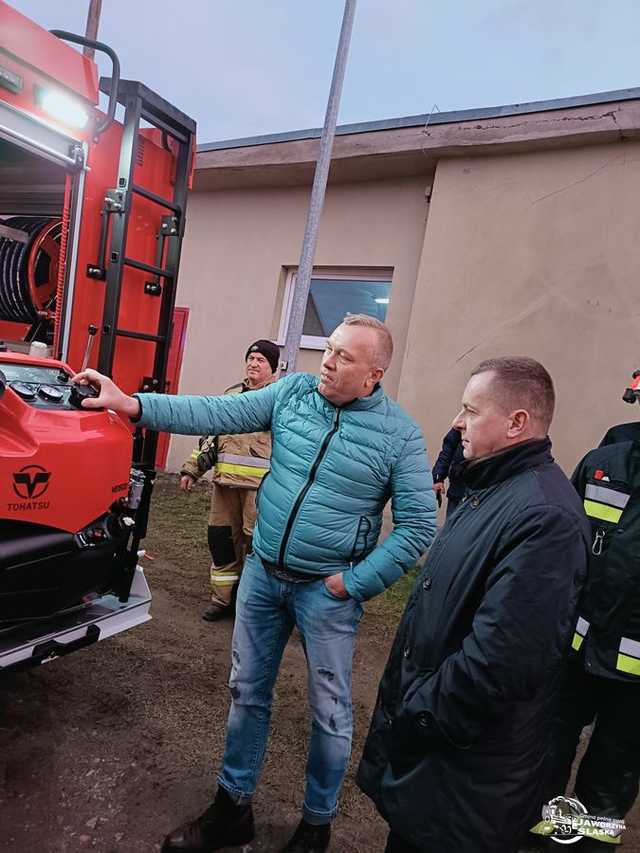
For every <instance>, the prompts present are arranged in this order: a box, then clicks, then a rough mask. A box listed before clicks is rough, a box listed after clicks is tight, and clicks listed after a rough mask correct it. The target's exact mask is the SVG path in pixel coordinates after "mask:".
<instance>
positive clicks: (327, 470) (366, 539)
mask: <svg viewBox="0 0 640 853" xmlns="http://www.w3.org/2000/svg"><path fill="white" fill-rule="evenodd" d="M317 389H318V380H317V377H315V376H311V375H310V374H306V373H295V374H292V375H290V376H287V377H285V378H284V379H281V380H280V381H279V382H275V383H273V384H272V385H269V386H267V387H266V388H262V389H260V390H259V391H248V392H247V393H245V394H238V395H235V396H222V397H192V396H172V395H164V394H139V395H138V399H139V400H140V403H141V405H142V417H141V419H140V425H141V426H148V427H152V428H153V429H157V430H162V431H166V432H173V433H181V434H183V435H204V434H208V435H212V434H215V433H244V432H257V431H260V430H271V433H272V437H273V451H272V457H271V471H270V473H269V474H268V475H267V476H266V477H265V478H264V480H263V483H262V486H261V488H260V490H259V494H258V522H257V525H256V529H255V531H254V536H253V547H254V548H255V551H256V553H257V554H258V555H259V556H260V557H261V558H262V559H263V560H267V561H269V562H271V563H274V564H276V565H278V566H282V567H284V568H286V569H289V570H291V571H295V572H300V573H303V574H308V575H312V576H314V575H316V576H318V577H325V576H327V575H331V574H335V573H337V572H345V577H344V581H345V585H346V588H347V590H348V592H349V594H350V595H351V596H352V597H353V598H355V599H356V600H358V601H363V600H365V599H367V598H371V597H372V596H374V595H377V594H378V593H380V592H382V591H383V590H384V589H386V588H387V587H388V586H390V585H391V584H392V583H394V581H396V580H397V579H398V578H399V577H400V575H401V574H402V573H403V572H405V571H406V570H407V569H408V568H410V567H411V566H412V565H413V564H414V563H415V561H416V560H417V558H418V557H419V556H420V555H421V554H422V553H423V552H424V551H425V550H426V548H427V547H428V546H429V544H430V543H431V540H432V538H433V535H434V533H435V526H436V522H435V519H436V509H435V496H434V493H433V491H432V488H431V486H432V480H431V473H430V471H429V467H428V460H427V455H426V449H425V446H424V439H423V437H422V433H421V431H420V428H419V427H418V425H417V424H416V423H415V422H414V421H413V420H412V419H411V418H410V417H409V416H408V415H407V414H406V413H405V412H404V411H403V410H402V409H401V408H400V406H398V405H397V403H395V402H393V401H392V400H390V399H389V398H388V397H387V396H386V394H385V393H384V391H383V390H382V388H381V387H378V388H377V389H376V390H375V391H374V392H373V394H371V395H370V396H369V397H361V398H358V399H357V400H354V401H353V402H352V403H349V404H348V405H346V406H342V407H336V406H334V405H333V404H332V403H330V402H329V401H328V400H326V399H325V398H324V397H323V396H322V395H321V394H319V393H318V390H317ZM389 499H390V500H391V509H392V515H393V522H394V529H393V532H392V533H391V534H390V535H389V536H388V537H387V538H386V539H385V540H384V542H383V543H381V544H380V545H379V546H378V547H376V543H377V541H378V536H379V534H380V528H381V524H382V510H383V508H384V506H385V504H386V503H387V501H388V500H389Z"/></svg>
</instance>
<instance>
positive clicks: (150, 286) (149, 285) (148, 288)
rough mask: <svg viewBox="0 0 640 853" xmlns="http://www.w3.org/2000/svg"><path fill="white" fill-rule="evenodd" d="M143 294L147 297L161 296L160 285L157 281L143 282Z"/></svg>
mask: <svg viewBox="0 0 640 853" xmlns="http://www.w3.org/2000/svg"><path fill="white" fill-rule="evenodd" d="M144 292H145V293H147V294H148V295H149V296H162V285H161V284H160V282H159V281H145V283H144Z"/></svg>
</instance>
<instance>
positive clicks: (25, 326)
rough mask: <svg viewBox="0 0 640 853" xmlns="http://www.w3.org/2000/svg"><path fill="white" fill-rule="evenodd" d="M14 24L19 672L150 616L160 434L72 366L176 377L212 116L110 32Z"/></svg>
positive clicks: (9, 240) (9, 556)
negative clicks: (113, 403)
mask: <svg viewBox="0 0 640 853" xmlns="http://www.w3.org/2000/svg"><path fill="white" fill-rule="evenodd" d="M0 32H1V33H2V39H1V43H0V671H2V670H3V669H9V668H16V667H23V666H29V665H32V664H35V663H40V662H44V661H48V660H52V659H53V658H55V657H58V656H60V655H63V654H66V653H68V652H70V651H73V650H75V649H77V648H81V647H83V646H86V645H88V644H90V643H93V642H95V641H96V640H100V639H104V638H105V637H107V636H110V635H112V634H114V633H117V632H119V631H122V630H124V629H126V628H128V627H131V626H132V625H136V624H139V623H140V622H143V621H146V620H147V619H149V618H150V616H149V603H150V594H149V589H148V586H147V583H146V580H145V577H144V573H143V571H142V569H141V568H140V566H139V565H138V559H137V558H138V553H139V547H140V542H141V540H142V539H143V537H144V536H145V533H146V525H147V519H148V512H149V502H150V497H151V489H152V483H153V478H154V475H155V470H154V466H155V456H156V447H157V434H155V433H152V432H150V431H142V430H136V429H135V428H134V427H133V426H132V425H131V424H129V423H125V422H124V421H123V420H122V419H121V418H120V417H119V416H117V415H115V414H114V413H113V412H108V411H89V410H86V409H83V408H82V398H83V395H86V394H92V393H94V392H93V391H92V389H91V388H80V387H79V386H75V385H74V384H73V383H72V382H71V381H70V379H71V376H72V375H73V374H74V373H75V372H77V371H78V370H80V369H82V368H83V367H85V366H90V367H95V368H97V369H98V370H100V371H101V372H102V373H106V374H108V375H110V376H112V377H113V378H114V380H115V381H116V382H117V383H118V384H119V385H120V386H121V387H122V388H123V389H124V390H126V391H127V392H128V393H133V392H135V391H140V390H144V391H158V392H163V391H164V390H165V382H166V369H167V360H168V356H169V348H170V342H171V325H172V317H173V310H174V303H175V293H176V284H177V276H178V268H179V262H180V249H181V243H182V237H183V234H184V226H185V210H186V200H187V191H188V188H189V183H190V179H191V173H192V165H193V157H194V150H195V123H194V122H193V120H192V119H190V118H189V117H188V116H186V115H184V113H182V112H180V110H178V109H176V108H175V107H174V106H172V105H171V104H169V103H168V102H167V101H165V100H164V99H163V98H161V97H160V96H159V95H156V94H155V93H154V92H152V91H151V90H150V89H148V88H147V87H146V86H144V85H143V84H142V83H139V82H135V81H131V80H123V79H121V77H120V67H119V61H118V57H117V55H116V53H115V52H114V51H113V50H112V49H111V48H110V47H108V46H107V45H105V44H102V43H100V42H88V41H87V40H86V39H85V38H83V37H80V36H77V35H74V34H72V33H67V32H63V31H58V30H54V31H52V32H48V31H46V30H44V29H42V28H41V27H39V26H38V25H37V24H35V23H34V22H32V21H30V20H29V19H28V18H26V17H24V16H23V15H21V14H20V13H19V12H17V11H16V10H14V9H13V8H12V7H11V6H9V5H8V4H7V3H5V2H3V0H0ZM82 45H87V46H89V47H92V48H94V49H95V50H96V51H101V52H103V53H104V54H106V55H107V56H108V58H109V61H110V63H111V69H112V70H111V76H110V77H106V78H105V77H103V78H98V73H97V68H96V65H95V63H94V62H93V61H92V60H91V59H89V58H88V57H87V56H84V55H83V54H82V53H81V52H80V51H79V50H78V46H82ZM100 93H103V96H104V97H105V99H106V100H107V102H108V103H107V107H106V110H105V111H104V112H103V111H102V110H101V109H100V108H99V106H98V105H99V100H100Z"/></svg>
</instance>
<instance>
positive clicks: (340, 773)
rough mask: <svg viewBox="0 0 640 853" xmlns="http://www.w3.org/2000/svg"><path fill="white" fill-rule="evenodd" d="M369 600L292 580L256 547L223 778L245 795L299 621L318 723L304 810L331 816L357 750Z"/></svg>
mask: <svg viewBox="0 0 640 853" xmlns="http://www.w3.org/2000/svg"><path fill="white" fill-rule="evenodd" d="M362 612H363V610H362V605H360V604H358V602H356V601H354V600H353V599H352V598H348V599H338V598H335V597H334V596H332V595H331V593H330V592H329V591H328V590H327V588H326V586H325V584H324V581H323V580H317V581H311V582H309V583H290V582H288V581H281V580H277V579H276V578H274V577H272V576H271V575H269V574H268V573H267V571H266V570H265V569H264V567H263V565H262V562H261V561H260V558H259V557H258V556H257V555H256V554H250V555H249V556H248V557H247V559H246V562H245V566H244V570H243V572H242V578H241V580H240V585H239V587H238V599H237V602H236V621H235V628H234V631H233V643H232V651H231V658H232V669H231V675H230V678H229V688H230V690H231V697H232V698H231V708H230V710H229V719H228V721H227V738H226V744H225V753H224V761H223V766H222V770H221V771H220V774H219V776H218V782H219V784H220V785H222V787H223V788H225V789H226V790H227V791H228V792H229V794H230V795H231V797H232V798H233V799H234V800H235V801H236V802H237V803H246V802H248V801H249V800H250V799H251V796H252V794H253V793H254V791H255V789H256V785H257V782H258V777H259V775H260V770H261V768H262V763H263V760H264V754H265V750H266V747H267V738H268V735H269V721H270V719H271V702H272V697H273V686H274V684H275V680H276V677H277V675H278V669H279V667H280V661H281V659H282V653H283V652H284V648H285V646H286V644H287V641H288V639H289V637H290V636H291V632H292V630H293V628H294V626H296V627H297V628H298V631H299V632H300V636H301V638H302V644H303V647H304V651H305V655H306V658H307V673H308V687H309V704H310V706H311V714H312V725H311V742H310V746H309V755H308V758H307V769H306V791H305V798H304V807H303V817H304V818H305V820H307V821H308V822H309V823H314V824H323V823H328V822H329V821H330V820H331V819H332V818H333V817H335V814H336V811H337V803H338V795H339V793H340V788H341V787H342V780H343V779H344V774H345V772H346V769H347V765H348V763H349V756H350V754H351V733H352V728H353V726H352V715H351V664H352V659H353V647H354V642H355V636H356V631H357V628H358V623H359V621H360V619H361V617H362Z"/></svg>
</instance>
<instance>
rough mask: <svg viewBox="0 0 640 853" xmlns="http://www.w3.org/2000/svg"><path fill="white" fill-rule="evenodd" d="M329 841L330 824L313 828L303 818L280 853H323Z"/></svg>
mask: <svg viewBox="0 0 640 853" xmlns="http://www.w3.org/2000/svg"><path fill="white" fill-rule="evenodd" d="M330 839H331V824H330V823H323V824H321V825H320V826H314V825H313V824H312V823H307V821H306V820H305V819H304V818H303V819H302V820H301V821H300V823H299V824H298V827H297V829H296V831H295V832H294V833H293V835H292V836H291V838H290V839H289V843H288V844H287V845H286V847H283V848H282V850H281V853H324V851H325V850H326V849H327V847H328V846H329V840H330Z"/></svg>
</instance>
